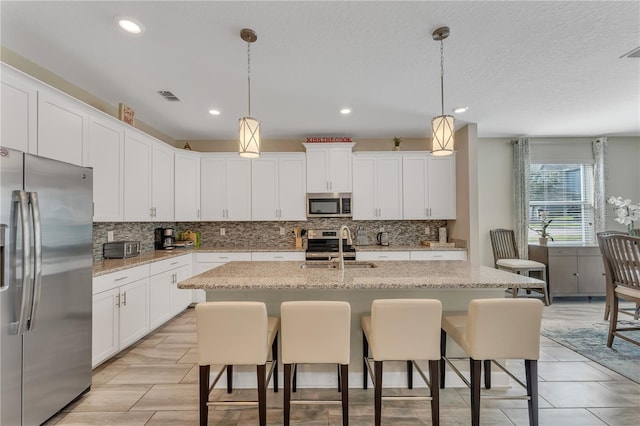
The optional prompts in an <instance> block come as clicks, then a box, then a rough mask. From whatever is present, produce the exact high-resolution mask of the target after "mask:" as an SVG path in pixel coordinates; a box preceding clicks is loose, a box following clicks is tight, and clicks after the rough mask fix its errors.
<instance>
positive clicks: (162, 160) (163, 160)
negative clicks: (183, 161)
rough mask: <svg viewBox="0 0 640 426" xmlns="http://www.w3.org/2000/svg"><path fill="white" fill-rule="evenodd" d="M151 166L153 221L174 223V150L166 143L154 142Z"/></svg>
mask: <svg viewBox="0 0 640 426" xmlns="http://www.w3.org/2000/svg"><path fill="white" fill-rule="evenodd" d="M151 164H152V169H151V170H152V174H151V210H152V217H151V220H153V221H163V222H166V221H172V220H173V208H174V201H173V196H174V193H173V185H174V166H173V148H172V147H170V146H169V145H167V144H166V143H164V142H160V141H157V140H154V141H153V150H152V157H151Z"/></svg>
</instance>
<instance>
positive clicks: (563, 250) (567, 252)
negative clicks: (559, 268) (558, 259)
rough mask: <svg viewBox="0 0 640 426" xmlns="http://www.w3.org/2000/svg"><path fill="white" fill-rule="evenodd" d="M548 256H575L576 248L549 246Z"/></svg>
mask: <svg viewBox="0 0 640 426" xmlns="http://www.w3.org/2000/svg"><path fill="white" fill-rule="evenodd" d="M548 250H549V257H551V256H576V255H577V254H578V249H577V248H576V247H549V249H548Z"/></svg>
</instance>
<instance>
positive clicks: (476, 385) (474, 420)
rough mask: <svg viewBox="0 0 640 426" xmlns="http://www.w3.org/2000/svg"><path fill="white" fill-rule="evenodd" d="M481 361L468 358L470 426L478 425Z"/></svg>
mask: <svg viewBox="0 0 640 426" xmlns="http://www.w3.org/2000/svg"><path fill="white" fill-rule="evenodd" d="M481 365H482V361H479V360H475V359H473V358H469V366H470V370H471V426H480V376H481V375H482V371H481V370H482V367H481Z"/></svg>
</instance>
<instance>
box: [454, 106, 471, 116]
mask: <svg viewBox="0 0 640 426" xmlns="http://www.w3.org/2000/svg"><path fill="white" fill-rule="evenodd" d="M468 109H469V107H466V106H463V107H456V108H454V109H453V112H455V113H456V114H461V113H463V112H465V111H467V110H468Z"/></svg>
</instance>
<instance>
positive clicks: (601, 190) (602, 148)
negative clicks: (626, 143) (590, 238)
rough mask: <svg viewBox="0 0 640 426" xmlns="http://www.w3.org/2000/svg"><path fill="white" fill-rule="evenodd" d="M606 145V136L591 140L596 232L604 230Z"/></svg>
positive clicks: (606, 174) (606, 171) (606, 170)
mask: <svg viewBox="0 0 640 426" xmlns="http://www.w3.org/2000/svg"><path fill="white" fill-rule="evenodd" d="M608 147H609V142H608V141H607V138H606V137H603V138H598V139H596V140H595V141H593V159H594V160H595V163H594V166H593V186H594V187H593V195H594V197H593V208H594V219H595V224H594V225H595V230H596V233H598V232H602V231H604V230H605V227H606V222H605V220H606V215H605V211H606V207H607V204H606V201H607V198H606V193H607V180H608V167H607V163H608V160H607V149H608Z"/></svg>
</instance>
